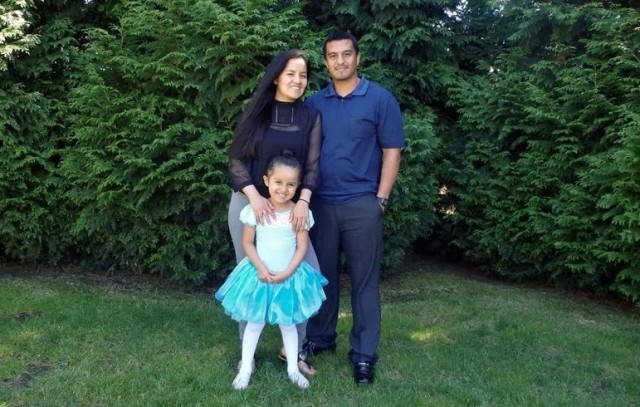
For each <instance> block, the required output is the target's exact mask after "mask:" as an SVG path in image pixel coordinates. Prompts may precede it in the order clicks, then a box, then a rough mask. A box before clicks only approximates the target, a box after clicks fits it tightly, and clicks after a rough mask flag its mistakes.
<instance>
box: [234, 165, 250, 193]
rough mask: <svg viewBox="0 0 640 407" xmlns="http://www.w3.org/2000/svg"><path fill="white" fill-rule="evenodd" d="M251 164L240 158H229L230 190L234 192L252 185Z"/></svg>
mask: <svg viewBox="0 0 640 407" xmlns="http://www.w3.org/2000/svg"><path fill="white" fill-rule="evenodd" d="M250 165H251V162H250V161H248V160H241V159H240V158H235V157H230V158H229V178H230V179H231V188H233V190H234V191H235V192H238V191H240V190H242V188H244V187H246V186H247V185H251V184H253V180H252V179H251V171H250Z"/></svg>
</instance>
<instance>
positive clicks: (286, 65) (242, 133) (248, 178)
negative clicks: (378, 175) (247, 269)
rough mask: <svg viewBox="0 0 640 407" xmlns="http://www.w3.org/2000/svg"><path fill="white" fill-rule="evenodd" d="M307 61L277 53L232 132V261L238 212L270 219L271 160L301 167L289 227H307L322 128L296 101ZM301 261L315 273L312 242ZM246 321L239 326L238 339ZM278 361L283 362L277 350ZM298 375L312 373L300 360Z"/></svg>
mask: <svg viewBox="0 0 640 407" xmlns="http://www.w3.org/2000/svg"><path fill="white" fill-rule="evenodd" d="M308 75H309V63H308V60H307V58H306V57H305V56H304V54H302V52H300V51H297V50H289V51H284V52H281V53H279V54H278V55H276V56H275V57H274V58H273V59H272V61H271V63H269V65H268V66H267V69H266V72H265V74H264V76H263V77H262V79H261V80H260V83H259V84H258V87H257V89H256V91H255V92H254V94H253V96H252V98H251V101H250V102H249V104H248V105H247V107H246V109H245V110H244V112H243V113H242V115H241V116H240V119H239V121H238V124H237V126H236V128H235V130H234V135H233V139H232V141H231V148H230V152H229V174H230V178H231V186H232V188H233V193H232V195H231V201H230V203H229V214H228V223H229V232H230V233H231V239H232V241H233V247H234V250H235V255H236V262H240V261H241V260H242V259H243V258H244V257H245V253H244V250H243V247H242V230H243V225H242V222H240V218H239V216H240V211H241V210H242V208H243V207H244V206H246V205H247V204H251V208H252V209H253V212H254V214H255V218H256V220H257V221H258V222H259V223H262V224H264V223H270V222H271V221H272V220H273V219H275V213H274V207H273V206H272V205H271V204H270V203H269V200H268V198H269V191H268V190H267V187H266V186H265V185H264V181H263V176H264V175H265V172H266V169H267V165H268V163H269V161H270V160H271V158H273V157H274V156H278V155H281V154H283V153H287V154H291V155H293V156H294V157H295V158H297V159H298V160H299V161H300V162H301V163H302V166H303V168H302V184H301V189H300V193H299V195H298V196H297V197H296V198H295V199H294V201H295V202H296V203H295V206H294V208H293V210H292V211H291V218H290V220H291V224H292V227H293V229H294V231H300V230H303V229H305V228H306V227H307V226H308V221H309V218H308V216H309V210H308V209H309V202H310V200H311V195H312V193H313V190H314V188H315V187H316V184H317V182H318V177H319V160H320V146H321V142H322V140H321V136H322V129H321V124H320V115H319V114H318V112H316V111H315V110H313V109H311V108H309V107H306V106H305V105H304V104H303V103H302V101H301V97H302V95H303V94H304V91H305V89H306V87H307V83H308ZM304 259H305V260H306V261H307V262H308V263H309V264H310V265H311V266H312V267H314V268H315V269H316V270H319V269H320V266H319V264H318V259H317V257H316V255H315V252H314V250H313V247H312V245H311V242H309V244H308V246H307V251H306V254H305V257H304ZM245 327H246V323H243V322H241V323H240V340H242V336H243V334H244V329H245ZM297 329H298V340H299V342H300V343H299V345H301V344H302V340H303V338H304V336H305V333H306V323H302V324H299V325H297ZM280 358H281V359H284V356H283V353H282V351H281V352H280ZM298 366H299V369H300V371H301V372H302V373H304V374H307V375H314V374H315V369H314V368H313V367H312V366H310V365H309V364H308V363H307V362H306V361H304V360H301V359H299V360H298Z"/></svg>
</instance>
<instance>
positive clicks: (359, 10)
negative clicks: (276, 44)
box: [307, 0, 456, 111]
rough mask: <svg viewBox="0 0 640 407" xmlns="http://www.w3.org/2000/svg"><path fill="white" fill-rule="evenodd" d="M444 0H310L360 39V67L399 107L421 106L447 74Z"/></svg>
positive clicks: (316, 10) (329, 22)
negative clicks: (319, 0) (393, 98)
mask: <svg viewBox="0 0 640 407" xmlns="http://www.w3.org/2000/svg"><path fill="white" fill-rule="evenodd" d="M455 4H456V1H450V0H411V1H407V0H402V1H398V0H375V1H360V0H349V1H337V0H332V1H330V2H323V3H321V4H320V5H310V6H309V8H308V10H307V13H308V14H309V15H311V14H319V17H318V16H310V17H311V18H316V20H317V23H320V24H324V26H326V27H332V28H339V29H342V30H345V31H350V32H352V33H353V34H354V35H355V36H356V37H357V38H358V39H359V43H360V48H361V51H362V61H361V69H360V71H361V72H362V73H363V74H365V75H367V76H369V77H370V78H371V79H373V80H375V81H376V82H379V83H380V84H382V85H383V86H385V87H387V88H389V89H392V90H393V92H394V94H395V95H396V97H398V99H399V100H400V102H401V104H402V105H403V107H405V108H406V109H408V110H411V111H418V110H422V109H423V108H424V107H425V104H426V103H433V102H434V101H438V99H439V96H441V95H442V94H443V93H444V88H445V86H447V85H448V83H449V81H450V80H453V77H454V71H453V69H452V68H453V66H452V64H451V63H450V62H449V60H450V58H451V55H450V53H449V51H448V49H449V46H450V45H451V43H452V38H451V36H452V32H451V30H450V29H448V27H447V20H448V17H447V15H446V9H447V7H448V6H453V5H455Z"/></svg>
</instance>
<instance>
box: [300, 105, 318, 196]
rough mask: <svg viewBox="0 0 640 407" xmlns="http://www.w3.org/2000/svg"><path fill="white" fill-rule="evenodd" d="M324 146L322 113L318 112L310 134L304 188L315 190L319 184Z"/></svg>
mask: <svg viewBox="0 0 640 407" xmlns="http://www.w3.org/2000/svg"><path fill="white" fill-rule="evenodd" d="M321 146H322V124H321V121H320V114H319V113H316V115H315V123H314V124H313V127H312V128H311V132H310V134H309V149H308V150H307V158H306V160H305V163H304V174H303V177H302V188H306V189H309V190H310V191H311V192H313V191H314V190H315V188H316V186H317V185H318V179H319V177H320V147H321Z"/></svg>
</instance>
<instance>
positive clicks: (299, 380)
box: [233, 322, 309, 390]
mask: <svg viewBox="0 0 640 407" xmlns="http://www.w3.org/2000/svg"><path fill="white" fill-rule="evenodd" d="M278 326H279V327H280V332H281V333H282V343H283V344H284V351H285V354H286V355H287V374H288V376H289V379H290V380H291V381H292V382H293V383H294V384H296V385H298V387H301V388H306V387H309V382H308V381H307V379H306V378H305V377H304V376H303V375H302V374H301V373H300V371H299V370H298V331H297V329H296V326H295V325H278ZM263 328H264V323H260V324H258V323H254V322H248V323H247V327H246V328H245V330H244V336H243V337H242V360H241V361H240V371H239V372H238V375H237V376H236V379H235V380H234V381H233V387H234V388H236V389H238V390H241V389H246V388H247V386H248V385H249V379H250V377H251V371H252V364H253V356H254V355H255V353H256V347H257V346H258V340H259V339H260V334H261V333H262V329H263Z"/></svg>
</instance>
